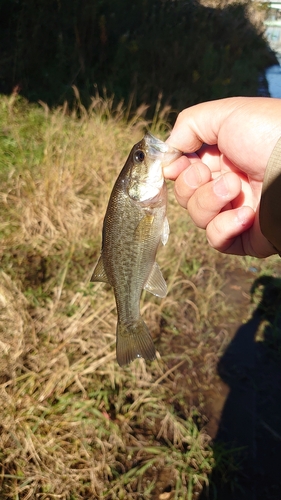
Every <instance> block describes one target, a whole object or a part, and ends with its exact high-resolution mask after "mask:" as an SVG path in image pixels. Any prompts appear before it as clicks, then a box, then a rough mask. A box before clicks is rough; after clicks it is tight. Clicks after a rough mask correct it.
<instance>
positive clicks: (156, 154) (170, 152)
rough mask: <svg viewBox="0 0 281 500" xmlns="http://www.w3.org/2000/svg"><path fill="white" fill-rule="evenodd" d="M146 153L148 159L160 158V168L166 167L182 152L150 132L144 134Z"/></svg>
mask: <svg viewBox="0 0 281 500" xmlns="http://www.w3.org/2000/svg"><path fill="white" fill-rule="evenodd" d="M144 141H145V146H146V153H147V156H148V157H149V159H150V160H152V161H153V160H156V159H157V160H160V162H161V165H162V168H163V167H166V166H167V165H169V164H170V163H172V162H173V161H174V160H176V159H177V158H179V157H180V156H182V152H181V151H179V150H178V149H176V148H173V147H172V146H170V145H169V144H167V143H166V142H164V141H161V139H158V138H157V137H154V135H152V134H151V133H150V132H147V133H146V134H145V136H144Z"/></svg>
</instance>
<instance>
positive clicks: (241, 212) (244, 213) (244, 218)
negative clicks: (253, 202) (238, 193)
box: [236, 207, 249, 226]
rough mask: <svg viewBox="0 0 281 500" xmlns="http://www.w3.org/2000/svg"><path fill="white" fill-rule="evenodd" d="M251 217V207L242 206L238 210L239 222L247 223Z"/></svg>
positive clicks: (237, 217)
mask: <svg viewBox="0 0 281 500" xmlns="http://www.w3.org/2000/svg"><path fill="white" fill-rule="evenodd" d="M248 219H249V208H248V207H240V208H238V210H237V212H236V220H237V222H238V223H239V224H242V226H243V225H245V224H246V223H247V222H248Z"/></svg>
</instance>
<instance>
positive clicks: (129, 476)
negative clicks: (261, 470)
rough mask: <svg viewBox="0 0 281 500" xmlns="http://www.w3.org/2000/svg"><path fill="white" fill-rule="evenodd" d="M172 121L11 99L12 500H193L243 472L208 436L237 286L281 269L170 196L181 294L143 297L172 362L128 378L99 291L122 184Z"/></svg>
mask: <svg viewBox="0 0 281 500" xmlns="http://www.w3.org/2000/svg"><path fill="white" fill-rule="evenodd" d="M78 117H79V118H78ZM165 120H166V116H165V110H164V111H163V112H162V114H161V113H159V112H158V114H157V115H155V117H154V120H153V122H150V123H149V122H147V120H146V119H145V108H144V107H142V108H141V109H139V112H138V113H137V114H136V115H135V116H134V118H133V119H131V120H130V121H129V120H128V119H127V117H126V114H125V113H124V111H123V110H122V108H121V107H119V108H117V109H115V110H113V109H112V105H111V103H110V101H104V100H102V99H101V98H99V97H98V96H97V97H96V98H95V99H94V100H93V102H92V107H91V108H90V109H89V110H88V111H86V110H85V109H84V108H83V107H82V106H81V105H80V104H79V100H77V105H76V110H75V111H73V112H72V114H69V113H68V112H67V109H66V108H65V107H64V108H58V109H56V110H54V111H52V112H50V111H49V110H48V108H47V107H46V106H42V107H41V108H40V107H33V106H31V105H28V104H27V103H26V102H25V101H23V100H20V99H19V98H18V97H17V96H15V95H14V96H10V97H1V99H0V130H1V136H0V178H1V193H0V202H1V205H0V236H1V239H0V252H1V275H0V401H1V422H0V426H1V437H0V467H1V476H0V489H1V491H2V494H3V495H4V497H5V498H12V499H19V500H27V499H28V498H31V499H33V498H38V499H40V500H41V499H42V500H43V499H53V498H60V499H64V500H66V499H69V500H70V499H71V500H78V499H81V500H82V499H87V498H88V499H93V498H104V499H128V500H130V499H134V498H135V499H141V498H146V499H158V498H159V499H160V498H164V496H162V497H161V495H163V494H164V493H166V497H165V498H171V499H172V498H173V499H188V500H191V499H195V498H198V495H199V492H200V491H201V489H202V486H203V485H204V484H206V483H208V477H209V475H210V473H211V471H212V469H213V467H214V466H216V469H217V470H220V469H221V473H222V477H228V476H227V471H228V465H226V460H225V456H224V455H223V453H222V454H221V455H219V454H218V453H217V454H214V451H213V449H212V447H211V443H210V438H209V436H208V435H207V433H206V432H205V430H204V425H205V423H206V419H205V416H204V394H205V392H206V391H207V390H209V389H210V387H212V384H213V381H214V379H215V377H216V364H217V361H218V359H219V357H220V355H221V354H222V352H223V350H224V348H225V346H226V345H227V343H228V341H229V331H230V328H231V325H232V324H233V323H235V322H237V320H238V318H237V316H235V314H236V313H235V311H234V309H233V307H232V304H231V302H230V301H229V298H228V297H227V296H225V294H224V293H223V291H222V289H223V286H224V284H225V280H226V276H227V274H229V273H231V272H233V271H235V270H236V269H238V268H239V269H240V270H242V271H243V270H245V269H248V268H249V266H251V265H254V266H255V268H256V269H257V270H258V271H262V270H263V269H265V270H267V271H268V272H270V271H271V270H272V269H273V268H274V262H275V260H274V259H269V260H268V261H266V262H264V263H260V262H257V261H255V260H254V259H243V258H234V257H228V256H223V255H218V254H217V253H216V252H214V251H212V250H211V249H209V248H208V247H207V245H206V242H205V235H204V232H201V231H199V230H197V229H196V228H194V227H193V225H192V224H191V223H190V221H189V220H188V217H187V214H186V212H185V211H184V210H183V209H181V208H180V207H179V206H177V205H176V203H175V201H174V199H173V193H172V185H169V209H168V216H169V221H170V226H171V236H170V240H169V243H168V245H167V248H165V249H162V250H161V251H160V253H159V258H158V261H159V264H160V266H161V268H162V269H163V273H164V276H165V278H166V280H167V283H168V290H169V292H168V295H167V297H166V298H165V299H163V300H159V299H156V298H154V297H152V296H150V295H149V296H148V295H146V296H144V298H143V302H142V314H143V317H144V318H145V320H146V322H147V324H148V326H149V328H150V331H151V333H152V335H153V338H154V340H155V343H156V346H157V349H158V351H159V353H160V354H159V356H158V358H157V360H156V361H154V362H152V363H147V364H145V363H144V362H143V361H142V360H137V361H135V362H134V363H132V364H131V365H130V366H129V367H127V368H125V369H121V368H119V367H118V365H117V363H116V361H115V325H116V313H115V303H114V299H113V293H112V290H111V289H110V288H109V287H107V286H106V285H104V284H102V283H89V278H90V276H91V272H92V270H93V267H94V265H95V263H96V260H97V258H98V255H99V251H100V243H101V226H102V220H103V216H104V212H105V208H106V204H107V200H108V197H109V194H110V191H111V188H112V184H113V182H114V179H115V178H116V175H117V173H118V172H119V171H120V168H121V167H122V166H123V164H124V160H125V159H126V157H127V155H128V152H129V150H130V148H131V146H132V145H133V144H134V143H135V142H137V140H139V139H140V138H141V136H142V135H143V132H144V129H145V128H146V127H148V128H150V130H151V131H152V132H154V133H155V134H156V135H158V136H159V137H163V138H164V137H165V133H166V131H167V126H166V125H165ZM250 313H251V310H245V318H246V317H247V315H248V314H250ZM239 321H241V312H240V316H239ZM215 457H216V460H217V463H215ZM169 495H170V496H169ZM4 497H3V498H4Z"/></svg>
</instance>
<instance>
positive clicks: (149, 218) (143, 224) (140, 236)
mask: <svg viewBox="0 0 281 500" xmlns="http://www.w3.org/2000/svg"><path fill="white" fill-rule="evenodd" d="M153 221H154V215H145V216H144V217H143V218H142V219H141V221H140V222H139V224H138V225H137V227H136V230H135V238H136V241H142V242H143V241H146V240H147V238H148V237H149V235H150V233H151V228H152V224H153Z"/></svg>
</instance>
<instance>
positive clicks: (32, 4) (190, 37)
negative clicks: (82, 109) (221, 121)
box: [0, 0, 273, 110]
mask: <svg viewBox="0 0 281 500" xmlns="http://www.w3.org/2000/svg"><path fill="white" fill-rule="evenodd" d="M246 11H247V9H246V5H245V4H239V3H238V4H232V5H229V6H227V7H225V8H224V9H215V8H210V7H208V8H207V7H203V6H202V5H200V4H199V3H198V2H196V1H192V0H134V1H132V0H118V1H117V0H115V1H114V0H72V1H71V2H70V1H69V0H2V3H1V6H0V54H1V55H0V92H6V93H9V92H11V91H12V89H13V88H14V87H15V86H17V88H19V89H20V90H21V93H22V94H24V95H25V96H26V97H27V98H28V99H30V100H38V99H41V100H44V101H46V102H47V103H48V104H58V103H61V102H63V101H64V100H65V99H67V100H70V99H71V98H72V95H73V93H72V89H71V86H72V85H76V86H77V87H78V89H79V91H80V93H81V96H82V100H83V102H84V103H85V104H87V103H88V102H89V99H90V96H91V95H93V94H95V90H96V88H97V87H98V88H99V89H101V88H103V87H105V88H106V89H107V92H108V93H109V94H112V93H113V94H114V95H115V97H116V99H117V100H120V99H124V100H125V102H126V101H127V100H128V99H129V98H130V96H132V95H133V105H134V106H136V105H138V104H140V103H142V102H147V103H154V102H155V101H156V100H157V98H158V95H159V93H162V94H163V102H164V103H165V102H169V103H170V104H171V105H172V106H173V107H174V108H175V109H177V110H179V109H181V108H183V107H185V106H187V105H190V104H193V103H196V102H199V101H202V100H208V99H213V98H218V97H225V96H230V95H238V94H243V95H256V93H257V85H258V73H259V72H260V71H261V70H263V69H264V68H265V67H266V66H267V65H269V64H272V61H273V55H272V54H271V53H270V51H269V50H268V48H267V44H266V42H265V41H264V39H263V38H262V37H261V35H260V34H259V33H258V32H257V29H256V28H255V27H254V26H253V25H252V24H251V22H250V21H249V19H248V17H247V15H246Z"/></svg>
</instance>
